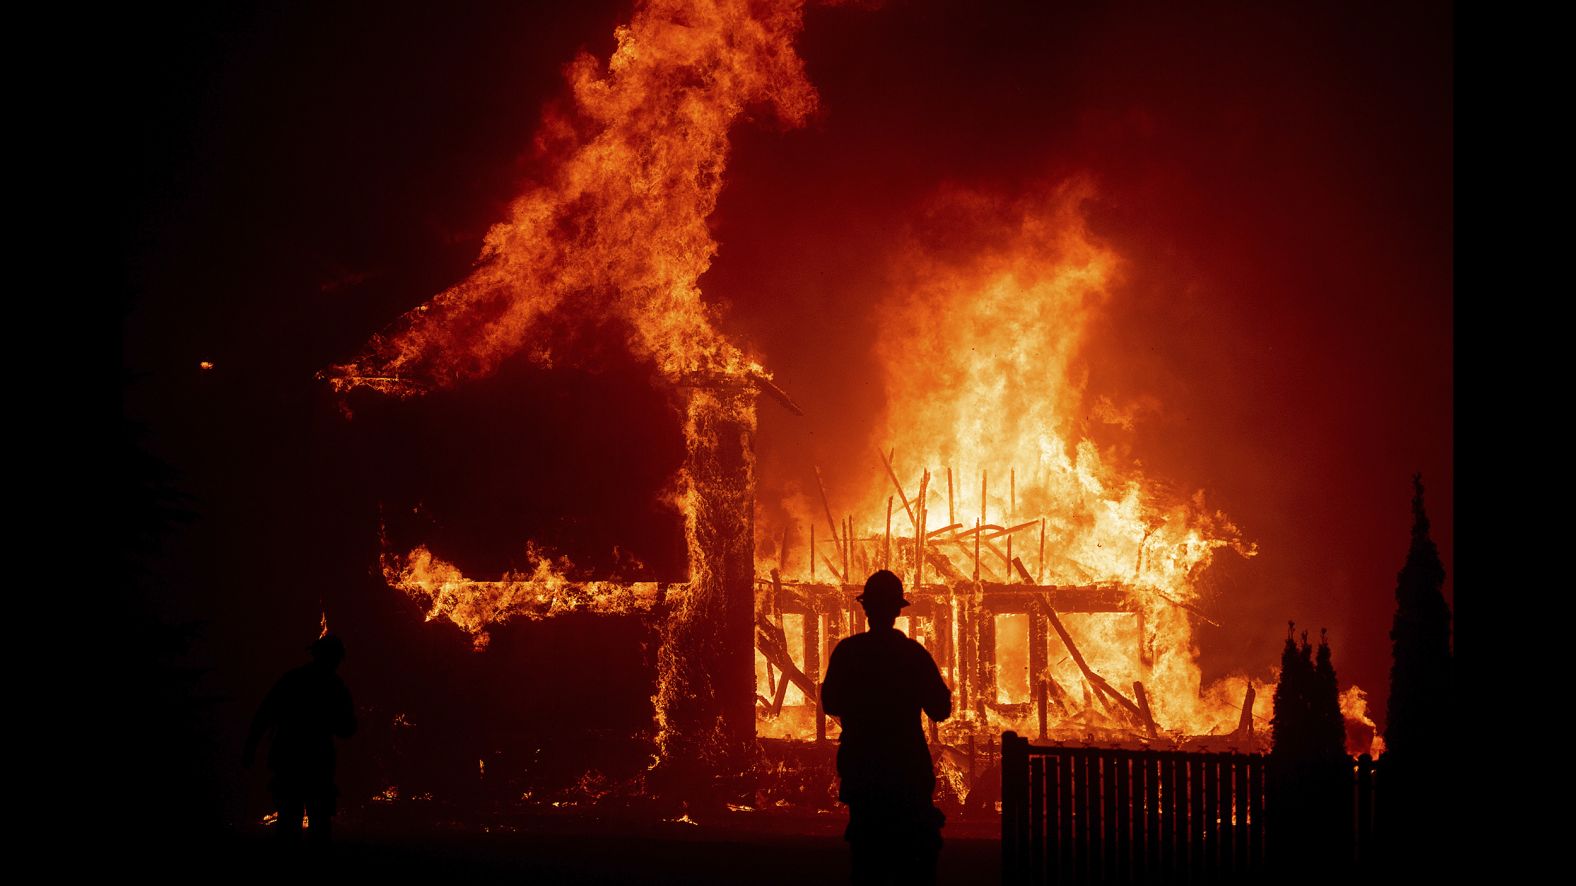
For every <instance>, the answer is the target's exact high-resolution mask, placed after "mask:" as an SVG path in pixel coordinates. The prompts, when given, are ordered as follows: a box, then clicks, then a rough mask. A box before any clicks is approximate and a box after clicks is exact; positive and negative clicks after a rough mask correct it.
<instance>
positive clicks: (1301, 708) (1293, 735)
mask: <svg viewBox="0 0 1576 886" xmlns="http://www.w3.org/2000/svg"><path fill="white" fill-rule="evenodd" d="M1296 630H1297V626H1296V624H1295V623H1294V622H1287V623H1286V646H1285V648H1283V649H1282V650H1281V672H1280V682H1278V683H1276V684H1275V698H1274V710H1273V712H1272V713H1271V714H1270V742H1271V750H1270V753H1272V754H1274V755H1275V756H1276V757H1278V758H1281V759H1286V760H1304V759H1307V757H1308V752H1309V748H1310V747H1311V745H1310V736H1311V734H1312V730H1311V725H1312V724H1311V722H1310V719H1311V707H1310V705H1309V688H1310V686H1311V684H1312V682H1313V660H1312V654H1313V651H1312V649H1311V648H1310V647H1309V646H1308V635H1307V633H1306V632H1304V633H1303V635H1302V636H1303V639H1302V646H1301V647H1299V646H1298V645H1297V640H1296V636H1295V635H1296Z"/></svg>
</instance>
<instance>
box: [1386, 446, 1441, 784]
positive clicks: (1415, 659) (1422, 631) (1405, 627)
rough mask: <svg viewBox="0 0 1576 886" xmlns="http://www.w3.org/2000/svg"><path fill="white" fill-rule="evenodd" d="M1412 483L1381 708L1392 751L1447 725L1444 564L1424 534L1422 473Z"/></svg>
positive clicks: (1413, 751) (1435, 735)
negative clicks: (1407, 544)
mask: <svg viewBox="0 0 1576 886" xmlns="http://www.w3.org/2000/svg"><path fill="white" fill-rule="evenodd" d="M1412 487H1413V490H1414V491H1413V496H1412V545H1411V549H1410V550H1409V551H1408V552H1407V556H1406V565H1405V566H1403V567H1401V571H1400V572H1399V573H1398V574H1397V575H1396V585H1395V602H1396V609H1395V623H1394V625H1393V626H1392V627H1391V628H1390V641H1391V643H1392V644H1393V649H1394V652H1395V661H1394V663H1393V664H1392V665H1391V668H1390V698H1389V701H1388V702H1387V704H1386V708H1385V733H1384V741H1385V749H1386V754H1395V755H1398V756H1408V755H1426V754H1427V753H1428V752H1429V751H1431V750H1434V749H1437V748H1438V746H1439V744H1440V742H1441V740H1442V738H1443V737H1444V736H1446V735H1448V734H1449V729H1450V728H1451V725H1452V724H1451V723H1449V722H1448V720H1449V717H1450V699H1451V667H1452V663H1451V653H1450V607H1449V606H1448V605H1447V604H1446V603H1445V595H1444V594H1443V593H1441V592H1440V588H1441V586H1443V584H1444V581H1445V567H1444V565H1443V564H1442V563H1440V562H1439V550H1438V549H1437V548H1435V547H1434V541H1433V539H1432V538H1430V537H1429V535H1428V514H1427V513H1426V512H1425V511H1424V510H1423V475H1422V474H1417V475H1415V476H1413V478H1412Z"/></svg>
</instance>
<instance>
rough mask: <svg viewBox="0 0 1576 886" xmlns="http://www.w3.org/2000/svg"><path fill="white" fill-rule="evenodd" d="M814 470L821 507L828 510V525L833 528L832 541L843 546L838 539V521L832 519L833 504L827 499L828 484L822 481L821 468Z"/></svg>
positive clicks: (816, 466) (818, 466)
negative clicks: (819, 492)
mask: <svg viewBox="0 0 1576 886" xmlns="http://www.w3.org/2000/svg"><path fill="white" fill-rule="evenodd" d="M814 468H815V488H816V489H819V490H820V491H821V507H822V508H825V509H826V522H827V525H829V526H831V527H832V541H834V542H837V543H838V544H842V542H841V540H839V539H838V537H837V521H836V520H834V519H832V504H831V501H830V500H829V499H827V497H826V483H824V482H822V480H821V467H820V465H815V466H814Z"/></svg>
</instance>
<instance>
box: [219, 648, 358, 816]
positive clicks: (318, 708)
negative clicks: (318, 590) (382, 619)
mask: <svg viewBox="0 0 1576 886" xmlns="http://www.w3.org/2000/svg"><path fill="white" fill-rule="evenodd" d="M307 649H308V651H310V652H311V653H312V660H311V661H310V662H308V663H307V664H304V665H302V666H301V667H298V668H295V669H294V670H291V671H289V672H287V673H286V674H285V675H284V676H283V677H280V678H279V682H277V683H275V684H274V688H273V689H271V690H269V692H268V695H267V696H266V697H265V698H264V699H263V703H262V705H261V706H259V707H258V709H257V715H256V716H255V717H254V718H253V719H252V729H251V732H250V733H248V735H247V736H246V750H245V752H244V753H243V755H242V765H244V766H246V767H248V768H250V767H251V765H252V761H253V759H254V758H255V757H256V754H257V743H258V742H259V741H261V740H262V738H263V736H264V735H266V734H268V733H270V732H272V734H273V735H272V738H271V739H270V740H269V743H268V768H269V770H270V771H271V773H272V776H273V777H272V778H271V779H270V780H269V783H268V787H269V790H270V791H271V792H272V794H273V799H274V804H275V807H276V808H277V809H278V811H279V821H278V823H277V825H276V827H278V828H279V834H280V837H281V838H282V839H283V840H285V841H286V842H287V843H294V842H296V841H298V840H299V839H300V836H301V814H302V812H303V810H304V811H305V813H306V816H307V820H308V829H307V830H308V837H309V838H310V839H311V841H312V842H313V843H315V844H326V843H327V842H328V840H329V836H330V833H331V825H330V822H331V820H332V819H333V816H334V811H335V800H336V798H337V796H338V790H337V788H335V786H334V737H335V736H338V737H340V738H348V737H350V735H351V734H352V733H354V732H355V731H356V715H355V710H354V709H353V708H352V707H351V704H350V690H349V689H347V688H346V687H345V683H344V681H343V680H341V679H340V678H339V675H338V674H337V673H335V671H336V670H337V669H338V668H339V664H340V662H342V661H344V659H345V644H344V643H343V642H341V641H340V639H339V638H338V637H336V636H334V635H332V634H326V635H324V636H322V637H320V638H318V639H317V640H316V641H314V642H313V643H312V645H311V646H309V647H307Z"/></svg>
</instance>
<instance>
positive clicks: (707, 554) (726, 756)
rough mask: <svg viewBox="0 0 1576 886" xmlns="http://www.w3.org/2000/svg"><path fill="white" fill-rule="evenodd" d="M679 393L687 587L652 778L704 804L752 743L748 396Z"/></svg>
mask: <svg viewBox="0 0 1576 886" xmlns="http://www.w3.org/2000/svg"><path fill="white" fill-rule="evenodd" d="M684 389H685V392H686V393H687V395H688V397H687V403H685V424H686V427H685V439H686V450H685V464H684V474H685V477H686V479H687V480H688V486H689V489H688V493H687V494H688V495H689V496H690V497H691V507H690V508H689V509H688V520H687V524H688V525H686V527H685V530H686V531H685V535H686V537H687V539H688V548H689V567H690V580H689V583H688V586H687V588H686V590H685V591H684V593H682V594H680V595H679V596H678V599H677V600H676V601H675V604H674V606H673V608H672V610H671V614H670V615H669V617H668V620H667V623H666V624H665V625H664V626H663V629H662V646H661V648H660V649H659V651H658V654H657V698H656V702H657V710H658V712H659V718H660V720H659V723H658V739H657V740H658V750H659V751H660V760H661V765H660V766H659V767H658V770H659V772H658V773H657V777H658V778H660V779H662V780H665V781H671V782H672V783H673V787H674V788H676V789H677V790H676V791H675V794H677V795H688V796H693V797H696V798H697V799H703V800H713V799H718V798H717V797H715V796H706V795H707V794H708V793H709V792H712V791H717V790H720V791H722V792H724V793H726V792H728V791H729V790H730V789H731V788H733V787H735V786H736V785H733V784H730V782H734V781H736V780H737V779H738V778H739V777H740V776H741V775H742V774H743V773H744V772H745V771H746V770H747V768H748V765H749V755H750V752H751V749H752V747H753V745H754V741H755V702H754V699H755V690H754V686H755V648H754V646H755V644H754V640H755V636H756V631H755V594H754V580H755V564H754V553H755V550H754V547H755V544H754V542H755V539H754V533H755V520H754V513H755V396H756V390H755V388H754V386H753V385H750V384H749V383H748V382H747V380H744V379H737V378H732V377H725V376H718V377H707V378H704V379H692V380H690V381H689V382H688V383H687V384H686V385H685V388H684ZM778 664H779V668H780V665H781V663H780V662H779V663H778ZM780 669H781V668H780ZM807 682H808V681H807ZM811 691H812V692H813V686H812V689H811Z"/></svg>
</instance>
